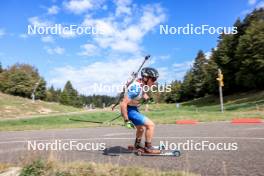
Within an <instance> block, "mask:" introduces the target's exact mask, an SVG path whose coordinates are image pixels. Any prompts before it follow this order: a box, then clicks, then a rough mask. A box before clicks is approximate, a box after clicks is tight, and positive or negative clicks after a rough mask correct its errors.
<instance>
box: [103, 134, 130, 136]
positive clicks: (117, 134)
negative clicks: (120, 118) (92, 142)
mask: <svg viewBox="0 0 264 176" xmlns="http://www.w3.org/2000/svg"><path fill="white" fill-rule="evenodd" d="M122 135H133V133H110V134H105V135H104V136H122Z"/></svg>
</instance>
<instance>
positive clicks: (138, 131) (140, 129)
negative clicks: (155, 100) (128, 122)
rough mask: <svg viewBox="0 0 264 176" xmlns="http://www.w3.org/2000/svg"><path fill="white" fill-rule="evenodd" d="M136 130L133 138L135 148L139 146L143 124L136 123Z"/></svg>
mask: <svg viewBox="0 0 264 176" xmlns="http://www.w3.org/2000/svg"><path fill="white" fill-rule="evenodd" d="M136 128H137V132H136V140H135V147H136V148H141V147H142V146H141V139H142V136H143V133H144V126H143V125H138V126H136Z"/></svg>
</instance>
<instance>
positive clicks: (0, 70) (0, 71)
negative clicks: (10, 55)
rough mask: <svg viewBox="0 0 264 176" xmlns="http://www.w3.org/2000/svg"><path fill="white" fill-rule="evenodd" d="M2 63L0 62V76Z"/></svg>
mask: <svg viewBox="0 0 264 176" xmlns="http://www.w3.org/2000/svg"><path fill="white" fill-rule="evenodd" d="M3 71H4V70H3V68H2V63H1V62H0V74H1V73H2V72H3Z"/></svg>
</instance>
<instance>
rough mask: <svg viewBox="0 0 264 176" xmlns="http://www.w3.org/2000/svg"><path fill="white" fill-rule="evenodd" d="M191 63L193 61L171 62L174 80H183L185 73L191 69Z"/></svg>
mask: <svg viewBox="0 0 264 176" xmlns="http://www.w3.org/2000/svg"><path fill="white" fill-rule="evenodd" d="M192 65H193V61H186V62H183V63H175V64H173V73H172V74H173V75H174V80H175V79H176V80H183V77H184V75H185V73H186V72H187V71H188V70H190V69H191V67H192Z"/></svg>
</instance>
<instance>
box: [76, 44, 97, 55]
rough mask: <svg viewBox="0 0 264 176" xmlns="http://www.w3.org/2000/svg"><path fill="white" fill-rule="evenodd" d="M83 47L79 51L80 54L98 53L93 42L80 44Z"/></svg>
mask: <svg viewBox="0 0 264 176" xmlns="http://www.w3.org/2000/svg"><path fill="white" fill-rule="evenodd" d="M81 48H82V49H83V51H82V52H80V53H79V55H81V56H93V55H97V54H98V48H97V47H96V46H95V45H93V44H89V43H87V44H84V45H82V46H81Z"/></svg>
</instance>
